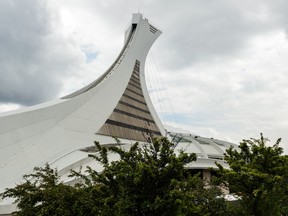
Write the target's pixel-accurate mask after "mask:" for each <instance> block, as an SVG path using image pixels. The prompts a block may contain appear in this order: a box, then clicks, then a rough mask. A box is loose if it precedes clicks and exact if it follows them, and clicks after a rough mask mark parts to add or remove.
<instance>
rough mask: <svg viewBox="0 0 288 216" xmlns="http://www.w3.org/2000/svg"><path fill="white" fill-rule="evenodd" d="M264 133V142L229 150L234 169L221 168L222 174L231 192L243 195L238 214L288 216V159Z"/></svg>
mask: <svg viewBox="0 0 288 216" xmlns="http://www.w3.org/2000/svg"><path fill="white" fill-rule="evenodd" d="M268 141H269V140H268V139H267V138H264V137H263V135H262V134H261V136H260V139H252V138H251V139H250V140H243V142H241V143H240V146H239V148H240V150H235V149H233V148H230V149H228V150H227V154H226V155H225V160H226V161H227V163H228V164H229V166H230V169H224V168H223V167H222V166H221V165H218V167H219V174H220V176H221V180H222V182H223V183H225V184H226V186H227V187H229V189H230V192H234V193H236V194H238V195H239V196H241V199H240V200H239V201H238V204H239V205H237V206H234V207H235V208H237V209H238V215H255V216H256V215H273V216H274V215H287V214H288V212H287V206H288V203H287V198H288V196H287V195H288V193H287V192H288V191H287V180H288V178H287V177H288V158H287V156H285V155H282V153H283V149H282V148H281V147H279V143H280V141H281V139H278V140H277V142H276V143H275V144H274V145H273V146H267V142H268Z"/></svg>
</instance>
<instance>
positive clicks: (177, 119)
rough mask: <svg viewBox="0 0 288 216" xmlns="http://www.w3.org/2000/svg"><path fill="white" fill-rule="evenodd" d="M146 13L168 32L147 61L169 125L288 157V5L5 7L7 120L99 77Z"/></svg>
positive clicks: (0, 53)
mask: <svg viewBox="0 0 288 216" xmlns="http://www.w3.org/2000/svg"><path fill="white" fill-rule="evenodd" d="M138 11H140V12H141V13H143V14H144V16H145V17H147V18H148V19H149V20H150V21H151V22H152V23H153V24H154V25H155V26H156V27H158V28H159V29H160V30H161V31H162V32H163V34H162V35H161V36H160V38H159V39H158V40H157V41H156V43H155V44H154V46H153V48H152V50H151V52H150V53H149V57H148V59H147V63H146V73H147V82H148V86H149V88H150V91H151V96H152V100H153V102H154V104H155V107H156V109H157V111H158V112H159V115H160V116H161V118H162V120H163V121H164V123H165V124H170V125H172V126H174V127H177V128H184V129H187V130H189V131H191V132H192V133H194V134H199V135H202V136H207V137H214V138H219V139H223V140H228V141H232V142H235V143H238V142H239V141H241V140H242V139H243V138H250V137H259V133H260V132H263V133H264V135H265V136H266V137H269V138H270V139H271V141H275V140H276V139H277V138H279V137H282V138H283V142H282V144H283V146H284V145H287V146H284V147H285V149H286V152H287V150H288V144H287V143H288V84H287V83H288V61H287V60H288V58H287V57H288V14H287V11H288V1H285V0H273V1H270V0H242V1H238V0H181V1H172V0H138V1H135V0H98V1H95V0H81V1H79V0H61V1H59V0H47V1H37V0H21V1H17V0H0V112H4V111H9V110H13V109H18V108H21V107H24V106H31V105H34V104H37V103H41V102H45V101H48V100H51V99H56V98H58V97H60V96H64V95H65V94H68V93H70V92H73V91H74V90H77V89H79V88H80V87H83V86H84V85H86V84H88V83H90V82H91V81H93V80H94V79H96V78H97V76H99V75H100V74H101V73H103V72H104V71H105V70H106V69H107V68H108V67H109V66H110V64H112V62H113V61H114V59H115V58H116V57H117V55H118V53H119V52H120V50H121V48H122V45H123V33H124V30H125V29H126V28H127V26H128V24H129V22H130V20H131V14H132V13H135V12H138Z"/></svg>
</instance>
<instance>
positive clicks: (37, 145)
mask: <svg viewBox="0 0 288 216" xmlns="http://www.w3.org/2000/svg"><path fill="white" fill-rule="evenodd" d="M160 34H161V31H160V30H158V29H157V28H156V27H155V26H153V25H151V24H150V23H149V22H148V20H147V19H145V18H143V16H142V15H141V14H139V13H138V14H133V17H132V22H131V25H130V26H129V27H128V29H127V30H126V32H125V42H124V46H123V49H122V50H121V52H120V54H119V56H118V57H117V59H116V60H115V61H114V63H113V64H112V65H111V67H110V68H109V69H108V70H107V71H106V72H105V73H104V74H102V75H101V76H100V77H99V78H98V79H97V80H95V81H94V82H92V83H91V84H89V85H88V86H86V87H84V88H82V89H80V90H78V91H76V92H74V93H72V94H70V95H67V96H65V97H62V98H60V99H57V100H54V101H50V102H47V103H43V104H39V105H36V106H31V107H27V108H24V109H20V110H16V111H11V112H6V113H2V114H0V193H2V192H4V190H5V188H9V187H14V186H15V184H17V183H19V182H20V181H21V179H22V176H23V175H24V174H29V173H32V171H33V168H34V167H35V166H44V164H45V163H49V164H50V165H51V167H55V168H57V169H58V171H59V175H60V176H61V179H62V180H63V181H64V182H66V183H67V184H69V182H71V181H72V180H71V179H69V178H68V174H69V172H70V170H71V169H76V170H77V169H79V167H80V166H82V167H85V166H87V165H89V166H91V167H92V168H95V169H99V167H97V164H95V163H93V159H92V158H90V157H88V154H91V153H95V154H97V149H95V148H94V147H93V142H94V141H99V142H100V144H102V145H116V142H115V139H114V138H113V137H117V138H119V139H120V141H121V143H122V144H123V145H122V146H123V148H129V147H130V146H131V145H132V144H133V143H135V141H138V142H142V143H145V142H148V141H149V139H150V138H151V136H167V137H168V138H169V139H171V140H172V141H174V142H177V143H178V146H177V148H181V149H184V150H185V151H186V152H188V153H192V152H193V153H196V154H197V161H196V162H194V163H192V164H191V166H190V167H189V168H191V169H198V170H201V171H202V172H203V176H204V177H209V175H210V174H209V171H208V169H207V168H209V167H215V161H217V162H218V163H221V164H223V165H224V166H225V163H224V161H223V153H224V152H225V149H227V148H228V147H229V146H231V145H233V146H236V145H235V144H232V143H228V142H225V141H221V140H217V139H211V138H204V137H201V136H194V135H191V134H185V133H176V132H173V131H167V130H165V128H164V126H163V124H162V123H161V120H160V119H159V117H158V115H157V113H156V111H155V109H154V107H153V104H152V102H151V99H150V97H149V94H148V90H147V87H146V82H145V73H144V66H145V60H146V57H147V54H148V52H149V49H150V48H151V46H152V45H153V43H154V41H155V40H156V39H157V38H158V37H159V36H160ZM110 157H111V158H112V160H113V155H111V156H110ZM12 202H13V201H12V200H1V199H0V215H1V214H2V215H4V214H9V213H11V212H12V211H14V210H15V206H14V205H13V204H12Z"/></svg>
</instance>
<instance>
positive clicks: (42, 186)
mask: <svg viewBox="0 0 288 216" xmlns="http://www.w3.org/2000/svg"><path fill="white" fill-rule="evenodd" d="M95 145H96V147H97V148H98V150H99V151H98V153H97V154H91V155H90V156H91V157H93V158H94V159H95V162H97V163H101V164H102V166H103V168H104V169H103V170H101V172H99V171H97V170H93V169H91V168H90V167H87V170H86V172H85V173H83V172H81V171H71V177H72V178H78V179H79V180H80V181H79V183H77V184H76V185H74V186H69V185H65V184H63V183H62V182H60V181H59V176H58V173H57V170H53V169H51V168H50V167H49V166H48V165H46V166H45V167H44V168H35V173H33V174H30V175H26V176H24V183H22V184H19V185H17V186H16V187H15V188H10V189H7V190H6V192H5V193H4V195H3V197H13V198H16V203H17V205H18V208H19V211H17V212H16V213H15V214H16V215H21V216H22V215H31V216H33V215H43V216H44V215H67V216H68V215H110V216H111V215H222V213H223V212H224V207H225V203H224V200H223V199H222V198H218V199H215V197H217V196H218V195H220V191H219V190H218V189H217V188H211V189H210V190H206V189H204V188H203V184H202V180H201V178H200V177H199V175H191V174H190V171H189V170H188V169H187V168H185V165H187V164H189V163H191V162H192V163H193V161H195V160H196V156H195V154H187V153H185V152H183V151H180V152H175V147H176V145H177V144H175V143H171V142H169V141H168V139H166V138H158V139H153V141H152V142H151V143H147V144H144V145H140V144H139V143H135V144H134V145H132V147H131V148H130V149H129V150H128V151H126V150H124V149H122V148H121V145H120V146H118V147H103V146H101V145H100V144H99V143H98V142H95ZM109 153H113V154H117V155H118V156H119V158H120V159H119V160H117V161H109V157H108V154H109Z"/></svg>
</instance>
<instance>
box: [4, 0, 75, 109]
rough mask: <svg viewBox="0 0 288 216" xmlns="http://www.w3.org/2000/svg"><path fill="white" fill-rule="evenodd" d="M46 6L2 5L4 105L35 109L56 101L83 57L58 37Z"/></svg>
mask: <svg viewBox="0 0 288 216" xmlns="http://www.w3.org/2000/svg"><path fill="white" fill-rule="evenodd" d="M56 15H57V14H53V13H51V12H50V10H49V9H48V7H47V5H46V4H45V3H44V2H41V1H37V0H23V1H16V0H10V1H0V20H1V25H0V47H1V49H0V76H1V78H0V102H2V103H3V102H4V103H17V104H22V105H32V104H36V103H39V102H43V101H46V100H48V99H51V98H54V97H55V96H56V95H57V94H58V93H59V91H60V89H61V84H62V79H63V76H65V74H67V72H68V71H70V72H72V73H73V69H74V68H75V65H74V64H75V63H76V64H77V62H78V63H79V64H80V56H78V54H77V53H75V52H77V50H75V48H74V47H73V45H71V44H69V41H65V40H64V38H61V36H59V35H57V34H56V33H55V32H54V31H55V29H53V28H54V27H55V26H53V21H54V20H55V19H57V16H56Z"/></svg>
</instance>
